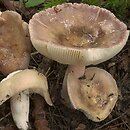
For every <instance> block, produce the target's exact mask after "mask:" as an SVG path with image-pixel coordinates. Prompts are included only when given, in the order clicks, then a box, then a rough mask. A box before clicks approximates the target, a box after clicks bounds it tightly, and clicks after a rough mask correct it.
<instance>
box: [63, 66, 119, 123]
mask: <svg viewBox="0 0 130 130" xmlns="http://www.w3.org/2000/svg"><path fill="white" fill-rule="evenodd" d="M79 76H80V75H79ZM66 81H67V85H66V87H67V88H66V92H65V93H67V94H68V98H67V97H66V98H67V100H69V101H70V102H71V104H72V106H73V107H74V108H75V109H78V110H81V111H82V112H83V113H84V114H85V115H86V116H87V117H88V118H89V119H91V120H93V121H95V122H99V121H102V120H104V119H105V118H106V117H107V116H108V115H109V114H110V113H111V111H112V109H113V108H114V106H115V103H116V101H117V98H118V88H117V85H116V82H115V80H114V79H113V77H112V76H111V75H110V74H109V73H108V72H107V71H105V70H103V69H99V68H97V67H89V68H87V69H86V70H85V73H84V75H83V76H82V77H79V78H78V77H76V76H75V71H70V72H68V75H67V76H66Z"/></svg>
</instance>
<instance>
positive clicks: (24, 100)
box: [10, 90, 29, 130]
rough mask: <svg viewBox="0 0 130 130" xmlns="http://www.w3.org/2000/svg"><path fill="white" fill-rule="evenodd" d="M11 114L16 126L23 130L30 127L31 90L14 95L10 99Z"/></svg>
mask: <svg viewBox="0 0 130 130" xmlns="http://www.w3.org/2000/svg"><path fill="white" fill-rule="evenodd" d="M10 105H11V112H12V116H13V119H14V122H15V124H16V126H17V127H18V128H19V129H22V130H28V127H29V119H28V118H29V90H24V91H23V92H21V93H19V94H16V95H14V96H13V97H12V98H11V99H10Z"/></svg>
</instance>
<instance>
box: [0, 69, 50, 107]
mask: <svg viewBox="0 0 130 130" xmlns="http://www.w3.org/2000/svg"><path fill="white" fill-rule="evenodd" d="M26 89H30V91H31V92H35V93H38V94H40V95H41V96H43V97H44V98H45V101H46V102H47V103H48V104H49V105H51V106H52V101H51V99H50V96H49V92H48V84H47V79H46V77H45V76H44V75H43V74H41V73H39V72H38V71H36V70H29V69H25V70H21V71H16V72H13V73H11V74H9V76H7V78H5V79H3V80H2V81H1V83H0V105H1V104H2V103H4V102H5V101H6V100H7V99H9V98H10V97H12V96H14V95H15V94H18V93H19V92H22V91H23V90H26Z"/></svg>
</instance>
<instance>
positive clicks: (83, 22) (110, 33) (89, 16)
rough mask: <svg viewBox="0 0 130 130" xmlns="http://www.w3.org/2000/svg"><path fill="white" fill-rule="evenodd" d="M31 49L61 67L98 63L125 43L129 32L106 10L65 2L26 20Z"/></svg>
mask: <svg viewBox="0 0 130 130" xmlns="http://www.w3.org/2000/svg"><path fill="white" fill-rule="evenodd" d="M29 32H30V38H31V41H32V44H33V46H34V47H35V48H36V49H37V50H38V51H39V52H40V53H41V54H43V55H45V56H46V57H48V58H50V59H53V60H56V61H58V62H60V63H63V64H72V65H75V64H81V65H90V64H99V63H101V62H104V61H107V60H108V59H110V58H112V57H113V56H115V55H116V54H117V53H118V52H120V50H121V49H122V48H123V47H124V45H125V44H126V41H127V39H128V35H129V31H128V30H127V26H126V25H125V24H124V23H123V22H121V21H119V20H118V19H117V18H116V17H115V16H114V14H112V13H111V12H110V11H108V10H106V9H104V8H100V7H97V6H92V5H90V6H89V5H86V4H70V3H65V4H62V5H58V6H56V7H52V8H49V9H47V10H45V11H41V12H39V13H36V14H34V16H33V17H32V19H31V20H30V21H29Z"/></svg>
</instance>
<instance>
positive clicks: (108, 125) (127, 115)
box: [0, 3, 130, 130]
mask: <svg viewBox="0 0 130 130" xmlns="http://www.w3.org/2000/svg"><path fill="white" fill-rule="evenodd" d="M0 8H1V10H2V11H4V10H7V9H9V7H7V6H5V5H3V4H2V3H1V4H0ZM18 12H19V13H20V14H21V15H22V16H23V19H24V20H25V21H27V22H28V21H29V19H30V18H31V17H32V15H33V14H34V13H36V12H37V9H34V8H32V9H25V8H24V9H23V10H20V9H19V10H18ZM124 22H125V23H126V24H127V25H128V29H130V16H129V17H127V19H125V21H124ZM97 66H98V67H100V68H103V69H105V70H107V71H108V72H109V73H111V75H112V76H113V77H114V79H115V80H116V82H117V85H118V88H119V98H118V101H117V104H116V106H115V108H114V109H113V111H112V113H111V114H110V115H109V116H108V117H107V119H105V120H104V121H102V122H99V123H95V122H93V121H91V120H89V119H88V118H87V117H86V116H85V115H84V114H83V113H82V112H80V111H77V110H74V109H70V108H68V107H67V105H66V103H65V101H64V100H63V99H62V98H61V94H60V91H61V89H62V82H63V78H64V74H65V71H66V68H67V65H63V64H60V63H57V62H56V61H53V60H50V59H48V58H46V57H44V56H42V55H41V54H39V53H37V52H36V51H35V50H33V51H32V53H31V62H30V68H36V69H38V70H39V71H40V72H43V73H46V76H47V78H48V81H49V83H48V84H49V92H50V94H51V98H52V100H53V103H54V106H53V107H50V106H48V105H47V104H46V103H45V102H44V99H43V98H42V97H40V96H39V95H36V94H33V95H30V100H31V101H30V102H31V104H30V115H29V120H30V129H31V130H49V129H50V130H130V39H128V41H127V44H126V45H125V47H124V48H123V50H122V51H121V52H120V53H119V54H118V55H116V56H115V57H113V58H112V59H110V60H108V61H106V62H104V63H101V64H99V65H97ZM2 76H3V75H2V74H1V75H0V77H2ZM0 130H17V128H16V126H15V124H14V122H13V119H12V115H11V110H10V103H9V100H8V101H7V102H5V103H4V104H3V105H1V106H0Z"/></svg>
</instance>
